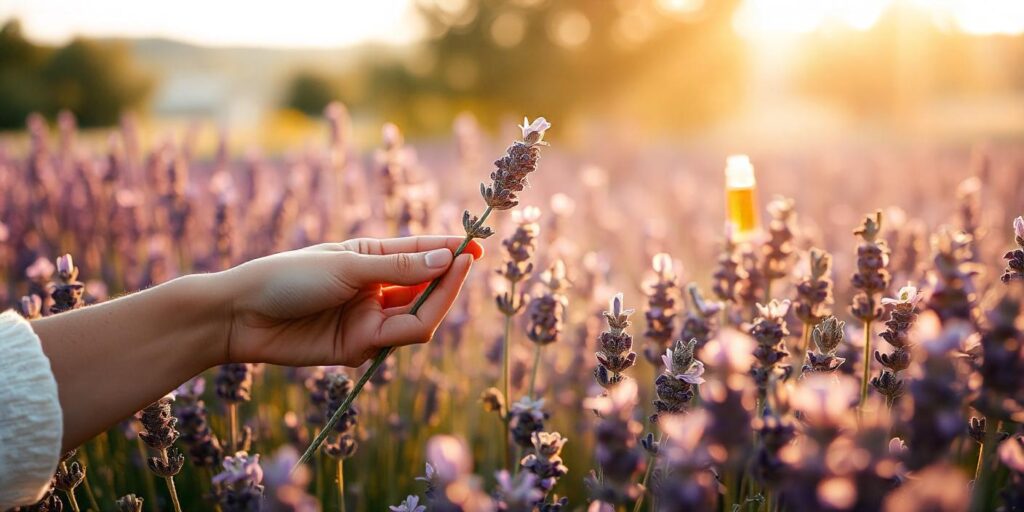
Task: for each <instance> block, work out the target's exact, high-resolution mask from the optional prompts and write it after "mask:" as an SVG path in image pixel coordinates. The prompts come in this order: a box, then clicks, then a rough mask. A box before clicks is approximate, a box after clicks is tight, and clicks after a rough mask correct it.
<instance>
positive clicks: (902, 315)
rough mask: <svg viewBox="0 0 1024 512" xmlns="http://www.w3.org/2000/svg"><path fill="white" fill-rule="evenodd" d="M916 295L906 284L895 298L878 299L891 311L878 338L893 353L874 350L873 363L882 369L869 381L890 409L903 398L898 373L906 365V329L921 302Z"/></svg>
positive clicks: (908, 349) (907, 360) (907, 336)
mask: <svg viewBox="0 0 1024 512" xmlns="http://www.w3.org/2000/svg"><path fill="white" fill-rule="evenodd" d="M921 298H922V297H921V295H919V294H918V293H917V287H915V286H911V285H909V284H908V285H907V286H904V287H903V288H900V293H899V296H898V297H897V298H895V299H889V298H885V299H882V304H883V305H891V306H892V312H891V313H890V314H889V320H888V321H886V322H885V326H886V330H885V332H883V333H882V334H881V336H882V339H884V340H885V341H886V342H888V343H889V345H891V346H892V347H893V351H892V352H890V353H888V354H883V353H881V352H879V351H878V350H876V351H875V360H876V361H878V362H879V363H880V364H881V365H882V366H884V367H885V369H883V370H882V372H881V373H880V374H879V375H878V376H877V377H875V378H873V379H871V385H872V386H874V387H875V389H877V390H878V392H879V393H881V394H882V395H883V396H885V403H886V405H888V406H889V407H892V405H893V404H895V403H896V399H898V398H899V397H900V396H902V395H903V391H904V389H903V387H904V385H903V379H902V378H900V373H902V372H903V370H906V369H907V368H908V367H909V366H910V352H911V348H912V345H911V342H910V339H909V334H910V328H911V327H912V326H913V325H914V322H915V320H916V319H917V303H918V302H919V301H920V300H921Z"/></svg>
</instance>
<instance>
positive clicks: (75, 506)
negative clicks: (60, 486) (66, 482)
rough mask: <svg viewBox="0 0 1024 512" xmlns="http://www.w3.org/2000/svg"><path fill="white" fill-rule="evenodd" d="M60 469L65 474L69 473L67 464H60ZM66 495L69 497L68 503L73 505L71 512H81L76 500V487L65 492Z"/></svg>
mask: <svg viewBox="0 0 1024 512" xmlns="http://www.w3.org/2000/svg"><path fill="white" fill-rule="evenodd" d="M60 468H61V469H62V470H63V471H64V472H65V473H67V471H68V465H67V464H66V463H65V462H61V463H60ZM64 494H66V495H67V497H68V502H69V503H71V510H74V511H75V512H79V508H78V500H76V499H75V488H74V487H72V488H71V489H68V490H67V491H64Z"/></svg>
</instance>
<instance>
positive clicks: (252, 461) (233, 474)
mask: <svg viewBox="0 0 1024 512" xmlns="http://www.w3.org/2000/svg"><path fill="white" fill-rule="evenodd" d="M222 466H223V471H221V472H220V473H218V474H217V475H216V476H214V477H213V481H212V483H213V492H214V495H215V496H216V497H217V502H218V503H219V504H220V506H221V509H222V510H224V512H258V511H259V510H260V509H261V507H262V501H263V485H262V484H263V468H262V467H260V456H259V455H258V454H257V455H249V454H248V453H246V452H244V451H239V452H236V453H235V454H234V455H229V456H227V457H224V462H223V463H222Z"/></svg>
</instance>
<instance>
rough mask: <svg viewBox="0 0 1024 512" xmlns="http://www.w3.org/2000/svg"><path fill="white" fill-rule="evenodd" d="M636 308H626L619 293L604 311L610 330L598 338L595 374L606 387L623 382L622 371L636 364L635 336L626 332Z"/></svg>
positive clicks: (598, 381)
mask: <svg viewBox="0 0 1024 512" xmlns="http://www.w3.org/2000/svg"><path fill="white" fill-rule="evenodd" d="M633 312H634V310H632V309H624V308H623V306H622V294H621V293H617V294H615V296H614V297H612V300H611V302H610V305H609V307H608V311H605V312H604V317H605V320H606V321H607V322H608V330H606V331H603V332H602V333H601V335H600V337H599V338H598V345H599V347H598V351H597V363H598V364H597V368H596V369H595V370H594V376H595V377H596V378H597V383H598V384H600V385H601V387H603V388H605V389H611V388H613V387H615V386H616V385H618V384H619V383H620V382H622V381H623V380H624V379H625V377H624V376H623V375H622V372H624V371H626V370H628V369H629V368H631V367H632V366H633V365H634V364H636V352H633V350H632V349H633V337H632V336H630V335H629V334H628V333H627V332H626V328H628V327H629V325H630V322H629V316H630V315H632V314H633Z"/></svg>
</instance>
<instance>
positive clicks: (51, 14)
mask: <svg viewBox="0 0 1024 512" xmlns="http://www.w3.org/2000/svg"><path fill="white" fill-rule="evenodd" d="M434 1H437V2H441V3H444V4H450V5H449V6H451V5H455V6H457V5H458V4H460V3H462V2H464V1H465V0H434ZM552 1H555V0H552ZM658 1H659V3H660V4H662V6H663V7H664V8H665V9H667V10H692V9H699V8H700V7H701V6H702V5H703V4H704V2H707V1H713V0H658ZM897 1H898V2H902V3H905V4H909V5H911V6H912V7H914V8H917V9H919V10H921V11H923V12H927V13H929V14H930V15H932V16H933V17H934V18H935V20H936V23H940V24H944V25H946V26H950V27H952V28H956V29H959V30H964V31H967V32H971V33H978V34H990V33H1011V34H1019V33H1022V32H1024V0H745V1H744V4H743V5H742V7H741V8H740V11H739V12H738V13H737V19H736V28H737V30H739V31H740V33H741V34H744V35H749V36H754V37H757V36H765V35H766V34H767V35H769V36H772V35H791V34H799V33H805V32H809V31H812V30H815V29H818V28H821V27H823V26H827V24H829V23H841V24H845V25H847V26H850V27H853V28H858V29H866V28H870V26H871V25H872V24H873V23H874V21H875V20H876V19H877V18H878V16H879V14H880V13H881V12H882V11H883V10H884V9H885V8H886V7H887V6H889V5H890V4H891V3H892V2H897ZM412 3H413V0H369V1H365V0H363V1H357V0H287V1H282V0H250V1H241V0H175V1H174V2H155V1H146V0H88V1H82V0H0V20H6V19H9V18H19V19H20V20H21V21H22V25H23V27H24V29H25V32H26V33H27V34H28V35H29V37H31V38H33V39H36V40H39V41H44V42H48V43H61V42H65V41H67V40H68V39H70V38H71V37H73V36H74V35H76V34H80V35H87V36H96V37H110V36H118V37H154V36H155V37H166V38H171V39H177V40H182V41H186V42H191V43H196V44H201V45H208V46H265V47H282V48H289V47H302V48H330V47H339V46H348V45H353V44H359V43H364V42H385V43H393V44H402V43H407V42H410V41H415V40H416V39H417V38H419V37H420V35H421V30H420V28H419V26H418V24H417V22H416V18H415V14H414V9H413V6H412Z"/></svg>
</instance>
